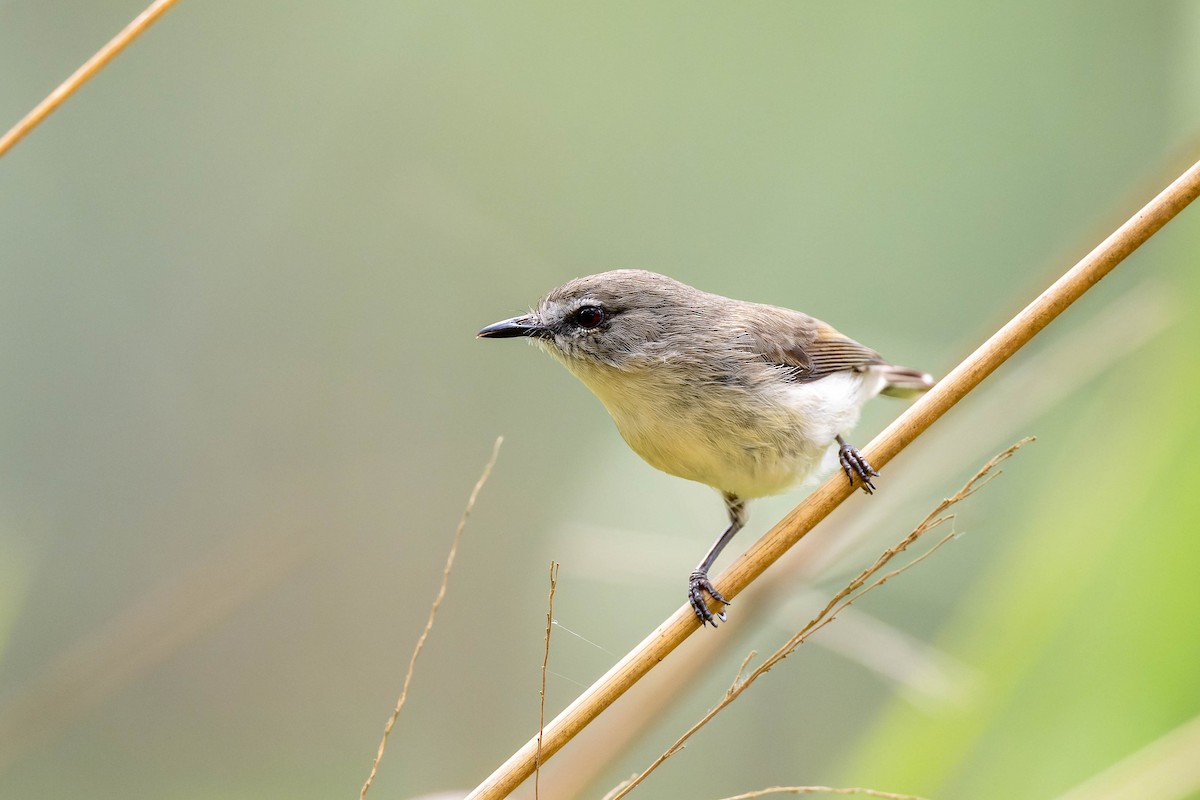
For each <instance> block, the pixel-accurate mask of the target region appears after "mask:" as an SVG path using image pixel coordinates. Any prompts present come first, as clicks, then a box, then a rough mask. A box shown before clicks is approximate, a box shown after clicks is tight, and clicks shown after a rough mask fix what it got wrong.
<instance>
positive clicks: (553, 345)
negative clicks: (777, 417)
mask: <svg viewBox="0 0 1200 800" xmlns="http://www.w3.org/2000/svg"><path fill="white" fill-rule="evenodd" d="M724 299H725V298H718V297H716V296H715V295H710V294H707V293H706V292H701V291H700V290H698V289H694V288H692V287H691V286H688V285H687V284H684V283H680V282H679V281H677V280H674V279H672V278H668V277H667V276H665V275H659V274H658V273H655V272H647V271H645V270H640V269H619V270H613V271H611V272H602V273H600V274H598V275H588V276H587V277H584V278H576V279H575V280H573V281H570V282H569V283H565V284H563V285H562V286H560V287H558V288H557V289H555V290H553V291H552V292H550V294H548V295H546V297H545V298H544V299H543V300H542V301H541V302H540V303H538V305H537V308H535V309H534V310H533V311H532V312H530V313H528V314H525V315H523V316H520V317H513V318H512V319H506V320H502V321H500V322H497V323H495V324H493V325H488V326H487V327H486V328H484V329H483V330H481V331H479V334H478V335H479V336H481V337H485V338H510V337H516V336H524V337H529V338H530V339H531V340H532V341H534V342H535V343H536V344H539V345H541V346H542V347H543V348H544V349H546V350H548V351H549V352H550V353H551V354H553V355H555V356H558V357H559V358H561V359H562V360H563V361H565V362H567V363H568V364H569V363H571V362H572V361H583V362H587V363H590V364H595V365H605V366H609V367H616V368H618V369H624V368H630V367H633V366H637V365H640V364H648V363H653V362H655V361H657V360H660V359H662V358H663V357H664V356H670V355H673V354H672V353H668V352H666V350H667V349H668V348H671V349H675V348H677V347H678V340H672V338H671V334H672V333H675V332H679V331H686V330H687V326H688V324H689V321H690V320H694V319H695V318H696V317H697V316H698V315H701V314H703V313H704V311H706V310H708V309H709V307H710V306H711V305H712V304H713V302H714V301H716V300H724ZM692 324H694V323H692Z"/></svg>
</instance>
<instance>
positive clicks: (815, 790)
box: [722, 786, 925, 800]
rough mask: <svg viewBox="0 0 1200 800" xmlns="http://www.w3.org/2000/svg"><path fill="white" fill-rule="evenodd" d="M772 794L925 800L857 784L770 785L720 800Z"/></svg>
mask: <svg viewBox="0 0 1200 800" xmlns="http://www.w3.org/2000/svg"><path fill="white" fill-rule="evenodd" d="M773 794H842V795H845V794H850V795H859V796H862V797H882V798H884V800H925V798H923V797H917V796H916V795H915V794H896V793H894V792H881V791H878V790H877V789H863V788H861V787H858V786H855V787H850V788H845V789H838V788H835V787H833V786H772V787H770V788H769V789H759V790H758V791H757V792H746V793H745V794H738V795H734V796H733V797H724V798H722V800H756V798H759V797H769V796H771V795H773Z"/></svg>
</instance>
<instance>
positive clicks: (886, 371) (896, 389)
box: [878, 364, 933, 397]
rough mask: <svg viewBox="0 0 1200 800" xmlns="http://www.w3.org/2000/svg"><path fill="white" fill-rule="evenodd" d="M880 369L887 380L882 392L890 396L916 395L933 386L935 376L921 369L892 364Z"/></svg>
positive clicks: (880, 372)
mask: <svg viewBox="0 0 1200 800" xmlns="http://www.w3.org/2000/svg"><path fill="white" fill-rule="evenodd" d="M878 369H879V374H880V375H882V376H883V378H884V380H886V381H887V385H886V386H884V387H883V391H881V392H880V394H886V395H887V396H888V397H916V396H917V395H919V394H921V393H922V392H926V391H928V390H929V389H930V388H931V387H932V386H933V376H932V375H930V374H929V373H928V372H921V370H919V369H909V368H908V367H893V366H892V365H890V364H888V365H886V366H881V367H879V368H878Z"/></svg>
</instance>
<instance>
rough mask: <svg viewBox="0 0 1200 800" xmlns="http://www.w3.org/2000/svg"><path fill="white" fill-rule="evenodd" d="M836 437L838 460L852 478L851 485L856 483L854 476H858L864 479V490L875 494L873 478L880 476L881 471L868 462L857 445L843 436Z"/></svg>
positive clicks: (848, 476)
mask: <svg viewBox="0 0 1200 800" xmlns="http://www.w3.org/2000/svg"><path fill="white" fill-rule="evenodd" d="M836 438H837V443H838V461H840V462H841V464H842V471H843V472H845V473H846V477H847V478H849V479H850V485H851V486H853V485H854V477H855V476H858V479H859V480H860V481H862V488H863V491H864V492H866V493H867V494H874V493H875V484H873V483H871V478H872V477H879V473H878V472H876V471H875V468H874V467H872V466H871V465H870V464H869V463H867V460H866V459H865V458H863V454H862V453H860V452H858V448H857V447H855V446H854V445H852V444H850V443H849V442H847V441H846V440H845V439H843V438H842V437H841V436H838V437H836Z"/></svg>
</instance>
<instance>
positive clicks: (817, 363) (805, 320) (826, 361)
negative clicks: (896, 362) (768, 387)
mask: <svg viewBox="0 0 1200 800" xmlns="http://www.w3.org/2000/svg"><path fill="white" fill-rule="evenodd" d="M760 313H761V314H762V316H763V317H764V318H763V319H762V320H760V321H759V322H760V324H757V325H753V326H752V327H750V328H749V329H748V331H747V332H748V333H749V334H750V341H751V346H752V348H753V349H754V351H755V354H756V355H758V356H759V357H760V358H762V359H763V360H765V361H767V362H768V363H771V364H777V365H779V366H781V367H784V368H786V370H787V374H788V377H789V378H791V379H792V380H794V381H796V382H797V383H810V382H812V381H816V380H820V379H821V378H824V377H825V376H827V375H832V374H833V373H835V372H848V371H860V370H862V369H865V368H866V367H869V366H872V365H875V364H884V363H886V362H884V360H883V358H882V357H881V356H880V355H879V353H876V352H875V351H874V350H872V349H871V348H869V347H864V346H863V345H861V344H859V343H858V342H856V341H854V340H853V339H850V338H847V337H846V336H843V335H842V334H840V333H838V332H837V331H836V330H834V329H833V328H832V327H831V326H829V325H827V324H825V323H824V322H821V321H820V320H819V319H815V318H813V317H810V316H808V315H807V314H802V313H800V312H799V311H792V310H790V309H786V308H775V307H772V306H766V307H762V310H761V312H760Z"/></svg>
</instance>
